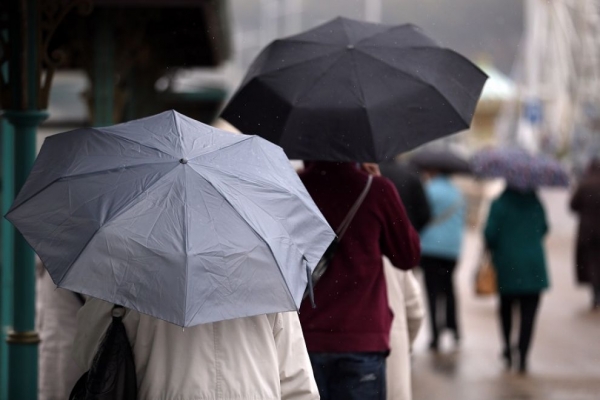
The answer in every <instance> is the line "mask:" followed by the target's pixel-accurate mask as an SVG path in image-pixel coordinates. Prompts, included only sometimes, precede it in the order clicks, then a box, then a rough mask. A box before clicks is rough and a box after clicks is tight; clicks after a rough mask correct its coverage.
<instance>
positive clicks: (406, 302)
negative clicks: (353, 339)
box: [384, 259, 425, 400]
mask: <svg viewBox="0 0 600 400" xmlns="http://www.w3.org/2000/svg"><path fill="white" fill-rule="evenodd" d="M384 272H385V280H386V284H387V291H388V301H389V304H390V308H391V309H392V312H393V313H394V321H393V322H392V330H391V334H390V349H391V351H390V355H389V356H388V358H387V360H386V375H387V379H386V382H387V395H386V396H387V399H389V400H411V399H412V387H411V366H410V353H411V348H412V344H413V342H414V340H415V338H416V337H417V334H418V333H419V329H420V328H421V325H422V323H423V319H424V318H425V304H424V301H423V296H422V291H421V287H420V285H419V282H418V281H417V279H416V278H415V276H414V274H413V273H412V271H401V270H398V269H396V268H393V267H392V266H391V264H390V262H389V261H388V260H387V259H384Z"/></svg>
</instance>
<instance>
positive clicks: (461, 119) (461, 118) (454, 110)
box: [357, 49, 469, 127]
mask: <svg viewBox="0 0 600 400" xmlns="http://www.w3.org/2000/svg"><path fill="white" fill-rule="evenodd" d="M357 50H358V51H360V49H357ZM360 52H361V53H362V54H364V55H366V56H368V57H370V58H372V59H374V60H377V61H379V62H380V63H382V64H384V65H386V66H387V67H388V68H391V69H393V70H394V71H398V72H400V73H401V74H402V75H405V76H408V77H410V78H412V79H414V80H416V81H418V82H421V83H422V84H423V85H424V86H427V87H429V88H431V89H433V90H434V91H435V92H436V93H437V94H438V95H439V96H440V97H441V98H443V99H444V100H446V102H448V104H450V105H451V107H450V108H451V109H452V111H453V113H454V115H456V116H457V117H458V118H459V119H460V121H461V122H463V123H464V124H465V125H467V127H468V126H469V122H467V121H465V120H464V118H463V117H462V116H461V115H460V114H459V113H458V112H457V111H456V107H454V104H452V102H451V101H450V100H448V98H447V97H446V96H445V95H444V94H442V92H440V91H439V89H438V88H436V87H435V85H434V84H432V83H430V82H427V81H426V80H424V79H422V78H419V77H417V76H414V75H413V74H411V73H409V72H406V71H404V70H402V69H400V68H396V67H395V66H393V65H392V64H390V63H388V62H387V61H384V60H381V59H379V58H377V57H375V56H374V55H372V54H369V53H367V52H364V51H360Z"/></svg>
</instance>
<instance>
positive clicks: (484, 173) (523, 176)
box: [471, 148, 569, 191]
mask: <svg viewBox="0 0 600 400" xmlns="http://www.w3.org/2000/svg"><path fill="white" fill-rule="evenodd" d="M471 168H472V170H473V173H474V174H475V175H477V176H479V177H482V178H504V179H505V180H506V184H507V185H508V186H510V187H512V188H514V189H518V190H524V191H526V190H535V189H536V188H538V187H540V186H559V187H560V186H562V187H566V186H568V185H569V176H568V174H567V172H566V171H565V169H564V168H563V166H562V165H561V164H560V163H559V162H558V161H556V160H554V159H552V158H550V157H548V156H545V155H532V154H529V153H528V152H526V151H525V150H522V149H518V148H499V149H486V150H481V151H480V152H478V153H476V154H475V155H474V156H473V157H472V158H471Z"/></svg>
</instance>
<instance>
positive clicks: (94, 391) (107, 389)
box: [69, 306, 137, 400]
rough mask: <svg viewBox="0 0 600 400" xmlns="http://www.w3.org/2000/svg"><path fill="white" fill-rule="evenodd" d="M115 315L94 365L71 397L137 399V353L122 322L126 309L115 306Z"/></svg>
mask: <svg viewBox="0 0 600 400" xmlns="http://www.w3.org/2000/svg"><path fill="white" fill-rule="evenodd" d="M112 315H113V318H112V323H111V324H110V326H109V327H108V329H107V330H106V334H105V335H104V338H103V339H102V342H101V343H100V346H99V347H98V351H97V352H96V355H95V356H94V361H93V362H92V367H91V368H90V370H89V371H88V372H86V373H85V374H83V376H82V377H81V378H79V380H78V381H77V383H76V384H75V387H74V388H73V390H72V391H71V395H70V396H69V400H136V399H137V380H136V375H135V363H134V360H133V352H132V351H131V345H130V344H129V339H127V332H126V331H125V325H123V321H122V319H123V316H124V315H125V309H124V308H123V307H121V306H114V307H113V311H112Z"/></svg>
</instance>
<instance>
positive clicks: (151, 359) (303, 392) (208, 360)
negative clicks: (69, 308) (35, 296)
mask: <svg viewBox="0 0 600 400" xmlns="http://www.w3.org/2000/svg"><path fill="white" fill-rule="evenodd" d="M112 308H113V305H112V304H110V303H107V302H105V301H102V300H99V299H95V298H92V299H90V300H88V301H87V302H86V304H85V305H84V306H83V307H82V309H81V310H80V311H79V314H78V316H77V319H78V321H77V328H78V330H77V337H76V340H75V346H74V351H75V357H76V360H77V361H78V362H79V364H80V365H81V367H82V368H85V369H86V370H87V369H89V368H90V366H91V365H92V361H93V358H94V355H95V354H96V351H97V349H98V345H99V343H100V341H101V339H102V337H103V334H104V332H105V331H106V329H107V328H108V326H109V324H110V322H111V319H112ZM123 324H124V325H125V329H126V331H127V336H128V338H129V342H130V344H131V346H132V350H133V355H134V360H135V368H136V376H137V384H138V398H139V399H144V400H152V399H161V400H180V399H256V400H267V399H269V400H270V399H282V400H286V399H287V400H292V399H293V400H315V399H318V398H319V394H318V390H317V387H316V384H315V381H314V377H313V374H312V369H311V365H310V361H309V359H308V354H307V352H306V345H305V344H304V339H303V337H302V330H301V327H300V321H299V320H298V314H297V313H295V312H287V313H277V314H267V315H258V316H255V317H246V318H238V319H231V320H226V321H220V322H214V323H207V324H201V325H196V326H193V327H190V328H185V329H182V328H181V327H180V326H176V325H173V324H170V323H168V322H165V321H162V320H159V319H157V318H154V317H150V316H148V315H145V314H140V313H138V312H136V311H133V310H129V309H127V310H126V314H125V317H124V318H123Z"/></svg>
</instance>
